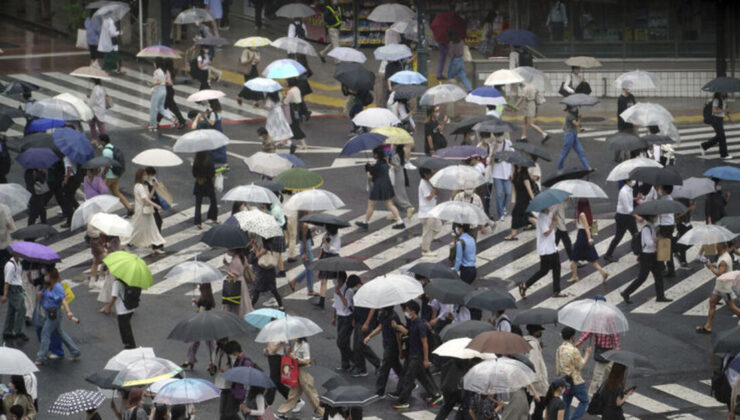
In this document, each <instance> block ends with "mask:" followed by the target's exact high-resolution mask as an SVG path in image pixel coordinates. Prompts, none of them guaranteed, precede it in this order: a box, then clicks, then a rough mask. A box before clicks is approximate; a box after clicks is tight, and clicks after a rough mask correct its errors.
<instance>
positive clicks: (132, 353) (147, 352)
mask: <svg viewBox="0 0 740 420" xmlns="http://www.w3.org/2000/svg"><path fill="white" fill-rule="evenodd" d="M154 357H157V356H156V355H155V354H154V350H153V349H152V348H151V347H137V348H135V349H128V350H121V351H120V352H118V354H116V355H115V356H113V357H111V358H110V359H109V360H108V362H107V363H106V364H105V369H106V370H114V371H120V370H123V369H124V368H125V367H126V366H128V365H130V364H131V363H134V362H138V361H140V360H142V359H151V358H154Z"/></svg>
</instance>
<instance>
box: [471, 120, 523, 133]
mask: <svg viewBox="0 0 740 420" xmlns="http://www.w3.org/2000/svg"><path fill="white" fill-rule="evenodd" d="M516 129H517V127H516V126H515V125H514V124H513V123H510V122H508V121H504V120H500V119H493V120H486V121H482V122H479V123H478V124H476V125H474V126H473V131H478V132H481V133H493V134H501V133H513V132H514V131H516Z"/></svg>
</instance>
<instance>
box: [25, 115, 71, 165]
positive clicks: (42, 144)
mask: <svg viewBox="0 0 740 420" xmlns="http://www.w3.org/2000/svg"><path fill="white" fill-rule="evenodd" d="M35 121H40V120H35ZM47 121H48V120H47ZM36 148H46V149H51V150H52V151H53V152H54V153H56V155H57V156H59V157H60V158H61V157H64V155H63V154H62V152H61V150H59V148H58V147H56V146H55V145H54V138H53V137H52V136H51V134H48V133H33V134H29V135H26V136H24V137H23V143H21V152H25V151H26V150H28V149H36Z"/></svg>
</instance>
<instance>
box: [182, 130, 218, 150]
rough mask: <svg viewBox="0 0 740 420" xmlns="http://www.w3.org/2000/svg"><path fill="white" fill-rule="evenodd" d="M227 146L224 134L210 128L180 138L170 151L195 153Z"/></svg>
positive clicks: (194, 131) (191, 132)
mask: <svg viewBox="0 0 740 420" xmlns="http://www.w3.org/2000/svg"><path fill="white" fill-rule="evenodd" d="M227 144H229V138H228V137H226V135H224V133H222V132H220V131H218V130H214V129H211V128H206V129H201V130H193V131H190V132H188V133H186V134H183V135H182V136H180V137H179V138H178V139H177V141H176V142H175V145H174V146H173V147H172V151H174V152H177V153H197V152H204V151H209V150H215V149H218V148H219V147H223V146H226V145H227Z"/></svg>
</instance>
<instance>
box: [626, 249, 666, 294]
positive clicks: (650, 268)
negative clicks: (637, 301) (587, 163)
mask: <svg viewBox="0 0 740 420" xmlns="http://www.w3.org/2000/svg"><path fill="white" fill-rule="evenodd" d="M650 273H652V274H653V279H654V280H655V297H656V298H664V297H665V295H664V292H663V264H661V263H660V262H659V261H658V254H656V253H654V252H652V253H649V254H647V253H644V252H643V253H641V254H640V274H639V275H638V276H637V278H636V279H635V280H633V281H632V283H630V285H629V286H628V287H627V288H626V289H625V290H624V294H625V295H627V296H630V295H631V294H632V293H634V292H635V290H637V288H638V287H640V286H642V284H643V283H645V280H647V276H648V274H650Z"/></svg>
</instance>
